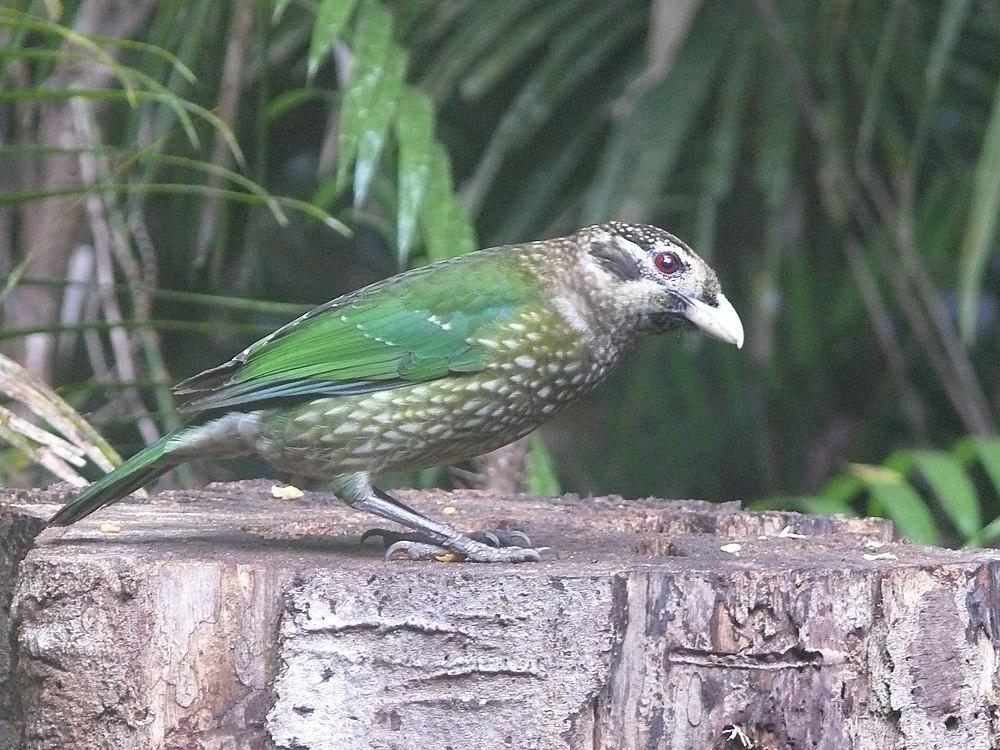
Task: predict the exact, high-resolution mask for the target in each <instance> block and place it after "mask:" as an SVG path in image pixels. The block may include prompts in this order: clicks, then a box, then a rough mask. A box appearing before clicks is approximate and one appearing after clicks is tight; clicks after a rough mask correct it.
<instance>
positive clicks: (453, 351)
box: [176, 249, 543, 411]
mask: <svg viewBox="0 0 1000 750" xmlns="http://www.w3.org/2000/svg"><path fill="white" fill-rule="evenodd" d="M512 250H513V249H510V250H507V249H504V250H494V251H489V252H483V253H472V254H470V255H466V256H462V257H461V258H457V259H455V260H452V261H448V262H445V263H442V264H436V265H434V266H428V267H425V268H421V269H417V270H416V271H411V272H409V273H406V274H403V275H401V276H396V277H393V278H391V279H388V280H386V281H384V282H381V283H379V284H376V285H374V286H370V287H367V288H365V289H362V290H361V291H360V292H357V293H355V294H352V295H349V296H346V297H341V298H340V299H336V300H334V301H333V302H329V303H327V304H326V305H323V306H321V307H318V308H316V309H315V310H312V311H310V312H308V313H306V314H305V315H304V316H302V317H301V318H299V319H298V320H296V321H293V322H292V323H290V324H288V325H287V326H285V327H284V328H281V329H279V330H278V331H276V332H275V333H274V334H272V335H271V336H269V337H267V338H265V339H262V340H261V341H258V342H257V343H256V344H253V345H251V346H250V347H249V348H247V349H246V350H245V351H243V352H242V353H241V354H239V355H238V356H237V357H235V358H233V359H232V360H230V361H229V362H227V363H226V364H224V365H222V366H220V367H216V368H214V369H212V370H207V371H206V372H203V373H201V374H200V375H196V376H195V377H193V378H191V379H189V380H186V381H184V382H183V383H181V384H180V385H178V386H177V389H176V390H177V392H178V393H182V394H192V395H193V396H194V398H193V399H192V400H190V401H189V402H188V403H186V404H185V405H184V407H183V408H184V409H185V410H187V411H202V410H206V409H217V408H223V407H231V406H237V405H247V404H251V405H258V406H261V405H264V404H265V403H267V404H273V403H276V402H287V401H291V400H300V399H303V398H318V397H322V396H336V395H349V394H355V393H365V392H370V391H376V390H385V389H388V388H395V387H399V386H401V385H407V384H411V383H417V382H422V381H427V380H435V379H437V378H441V377H446V376H449V375H453V374H456V373H468V372H475V371H477V370H481V369H482V368H483V367H484V366H485V365H486V364H487V362H488V360H489V357H490V350H489V349H487V348H486V347H484V346H481V345H480V344H478V343H476V339H478V338H480V337H488V336H489V331H490V330H491V329H493V328H495V327H496V326H497V325H498V324H500V323H502V322H503V321H504V320H505V319H509V318H510V317H512V316H515V315H517V314H519V313H520V312H522V311H523V310H524V308H525V307H527V306H530V305H532V304H540V303H541V300H542V299H543V295H541V294H540V293H539V288H538V283H537V281H535V280H534V279H533V278H532V277H530V276H529V275H527V274H526V273H525V272H524V271H522V270H521V265H520V264H519V263H518V262H517V258H516V257H515V256H513V255H512Z"/></svg>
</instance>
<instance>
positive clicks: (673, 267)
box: [653, 253, 681, 276]
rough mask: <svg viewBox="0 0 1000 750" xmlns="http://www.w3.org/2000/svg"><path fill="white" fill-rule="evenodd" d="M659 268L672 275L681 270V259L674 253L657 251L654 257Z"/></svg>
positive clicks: (662, 271) (663, 272)
mask: <svg viewBox="0 0 1000 750" xmlns="http://www.w3.org/2000/svg"><path fill="white" fill-rule="evenodd" d="M653 262H654V263H655V264H656V268H657V270H658V271H659V272H660V273H662V274H666V275H667V276H670V275H672V274H675V273H677V272H678V271H680V270H681V259H680V258H678V257H677V256H676V255H674V254H673V253H657V254H656V257H654V258H653Z"/></svg>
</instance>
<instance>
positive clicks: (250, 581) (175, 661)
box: [0, 482, 1000, 750]
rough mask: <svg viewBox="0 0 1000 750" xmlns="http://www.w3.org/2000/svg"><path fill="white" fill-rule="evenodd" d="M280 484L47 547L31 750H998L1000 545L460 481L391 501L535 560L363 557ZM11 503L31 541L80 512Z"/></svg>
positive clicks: (154, 503) (141, 510)
mask: <svg viewBox="0 0 1000 750" xmlns="http://www.w3.org/2000/svg"><path fill="white" fill-rule="evenodd" d="M269 490H270V483H267V482H257V483H241V484H234V485H212V486H209V487H208V488H206V489H205V490H204V491H200V492H170V493H163V494H160V495H158V496H155V497H154V498H153V499H152V500H151V502H149V503H147V504H138V503H136V504H122V505H119V506H115V507H114V508H110V509H107V510H106V511H103V512H102V513H101V514H99V516H98V518H96V519H94V520H88V521H87V522H84V523H83V524H80V525H78V526H76V527H72V528H70V529H69V530H68V531H67V532H65V533H64V534H63V535H62V536H60V535H59V534H58V533H56V532H53V531H45V532H43V533H41V534H40V535H39V536H38V537H37V539H36V540H35V545H36V546H35V547H34V548H33V549H31V550H30V551H28V552H27V554H26V555H24V557H23V560H22V561H21V563H20V566H19V570H18V571H17V572H16V580H15V581H14V593H13V607H12V623H13V630H12V633H13V641H12V643H13V649H12V653H10V654H8V655H7V656H6V657H5V658H6V659H11V658H12V659H13V663H14V667H13V673H12V675H11V677H10V679H9V680H8V681H7V682H4V683H0V687H5V688H6V689H7V691H8V693H9V694H10V693H12V694H16V695H17V696H18V708H19V709H20V711H21V714H20V717H19V718H20V725H21V728H22V729H23V733H24V741H23V747H26V748H49V747H52V748H56V747H58V748H69V749H72V748H91V747H127V748H137V749H140V748H159V747H169V748H181V747H183V748H288V749H291V748H296V749H298V750H305V749H309V750H320V749H326V748H329V749H337V748H351V749H352V750H354V749H364V748H386V749H388V748H397V749H399V750H410V749H411V748H452V749H453V750H463V749H465V748H469V749H478V748H504V747H510V748H519V749H521V748H541V749H545V750H548V749H549V748H560V747H563V748H574V749H575V748H587V749H594V750H611V749H612V748H614V749H616V750H617V749H619V748H622V749H629V750H631V749H633V748H634V749H636V750H638V749H639V748H642V749H643V750H647V749H651V748H699V749H700V748H713V747H727V748H741V747H743V748H746V747H760V748H765V747H766V748H775V749H777V748H781V749H782V750H784V749H785V748H831V749H833V748H836V749H838V750H840V749H842V748H859V749H860V748H898V749H902V748H907V749H911V748H962V749H963V750H975V749H977V748H983V749H986V748H991V747H997V746H998V744H1000V728H998V726H997V716H996V714H997V705H998V703H997V680H998V672H997V659H996V648H997V644H998V639H1000V580H998V576H1000V555H998V553H996V552H993V551H961V552H952V551H947V550H939V549H931V548H924V547H919V546H917V545H913V544H906V543H895V542H891V541H890V538H891V527H890V526H889V524H888V523H887V522H884V521H880V520H871V519H869V520H864V519H829V518H812V517H806V516H800V515H797V514H793V513H753V512H747V511H741V510H739V509H738V508H737V507H736V506H735V505H733V504H722V505H710V504H705V503H697V502H690V501H683V502H680V501H660V500H652V499H650V500H642V501H633V502H625V501H622V500H621V499H620V498H615V497H610V498H592V499H580V498H577V497H574V496H566V497H563V498H557V499H552V500H539V499H532V498H525V497H523V496H522V497H518V496H498V495H490V494H488V493H483V492H475V491H464V492H460V493H452V494H449V493H442V492H426V493H415V492H408V493H400V494H401V497H402V498H403V499H405V500H406V501H407V502H409V503H411V504H413V505H415V506H417V507H419V508H422V509H424V510H425V511H427V512H431V513H434V514H435V515H442V514H443V515H444V516H445V517H448V518H449V519H450V520H452V521H453V522H454V523H455V524H456V525H458V526H461V527H463V528H467V529H474V528H490V527H493V528H496V527H506V528H511V527H513V528H520V529H523V530H525V531H527V532H528V533H530V534H531V535H532V536H533V538H534V539H535V541H536V543H539V544H542V545H551V546H552V547H553V548H554V549H553V550H552V551H551V552H550V553H548V555H547V558H546V560H545V562H543V563H541V564H531V565H521V566H474V565H461V564H446V563H413V562H398V561H392V562H388V561H384V560H383V559H382V558H381V554H380V552H379V551H378V550H376V549H375V548H374V547H362V546H360V544H359V542H358V535H359V533H360V532H361V531H362V530H363V529H364V528H366V526H367V525H368V524H369V522H370V521H369V519H367V518H365V517H363V516H360V515H359V514H355V513H352V512H350V511H349V510H347V509H345V508H344V507H343V506H341V505H339V504H337V503H336V501H335V500H332V499H331V498H330V497H329V496H324V495H320V494H314V493H306V495H305V497H303V498H302V499H300V500H296V501H283V500H276V499H273V498H272V497H271V496H270V491H269ZM6 499H7V501H8V505H7V507H6V510H5V515H4V516H3V517H4V518H6V519H22V520H21V521H19V523H22V524H23V528H25V529H29V530H31V533H34V532H37V528H38V522H37V518H38V517H40V516H43V515H45V514H46V513H48V512H50V511H51V510H52V509H54V507H55V505H54V503H55V502H58V501H60V500H61V499H63V498H62V495H61V494H60V492H59V491H58V490H52V491H48V492H38V493H36V494H35V496H34V498H33V500H35V501H39V502H41V503H42V504H35V503H26V502H25V497H24V495H23V494H22V495H11V496H9V497H7V498H6ZM449 506H450V508H449ZM446 509H447V510H446ZM102 523H105V524H106V523H112V524H115V525H117V526H118V527H120V529H121V531H120V532H119V533H108V532H107V531H104V532H102V531H101V530H100V529H101V526H100V524H102ZM109 528H113V527H107V526H105V529H106V530H107V529H109ZM28 536H30V533H29V534H28ZM731 544H739V545H740V547H739V549H738V550H737V549H736V548H735V547H730V546H729V545H731ZM5 545H6V548H10V547H11V545H10V544H9V543H7V542H5ZM13 546H17V545H16V544H15V545H13ZM21 546H22V547H24V546H25V545H24V544H22V545H21ZM723 547H724V548H725V549H723ZM727 550H728V551H727ZM14 557H17V554H16V553H15V555H14ZM12 574H13V568H12V567H11V566H9V565H6V564H4V565H0V575H4V576H10V575H12ZM10 585H11V584H10V582H9V580H8V581H7V582H3V581H0V595H2V594H3V592H4V591H5V590H7V589H5V588H4V587H5V586H6V587H10ZM3 726H4V728H0V731H6V732H9V731H12V730H10V729H8V728H6V725H3ZM734 727H735V728H734ZM737 728H738V730H739V732H742V733H743V734H744V736H746V737H747V738H748V739H747V740H746V741H745V742H744V741H743V740H740V739H733V740H727V737H729V736H733V737H736V736H737ZM9 746H10V745H9ZM0 747H3V745H2V744H0Z"/></svg>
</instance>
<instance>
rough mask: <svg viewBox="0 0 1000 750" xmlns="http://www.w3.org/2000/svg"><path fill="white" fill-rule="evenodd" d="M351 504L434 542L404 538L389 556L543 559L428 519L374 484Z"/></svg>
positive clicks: (393, 547) (392, 548)
mask: <svg viewBox="0 0 1000 750" xmlns="http://www.w3.org/2000/svg"><path fill="white" fill-rule="evenodd" d="M351 507H352V508H355V509H357V510H363V511H367V512H368V513H373V514H375V515H376V516H379V517H380V518H385V519H386V520H389V521H393V522H394V523H398V524H399V525H401V526H405V527H406V528H408V529H413V530H414V531H417V532H419V533H420V534H422V535H424V537H426V539H427V540H429V541H430V542H432V543H431V544H427V543H423V542H419V541H411V540H406V539H404V540H401V541H398V542H396V543H395V544H393V545H392V546H391V547H389V549H388V551H387V552H386V556H387V557H392V556H394V555H395V554H397V553H399V554H405V555H406V556H407V557H410V558H414V559H430V558H433V557H437V556H439V555H441V554H443V553H444V552H453V553H455V554H457V555H458V556H459V557H461V558H462V559H464V560H468V561H470V562H532V561H536V560H538V559H540V555H539V553H538V550H535V549H530V548H524V547H499V548H497V547H491V546H489V545H487V544H483V543H482V542H478V541H476V540H475V539H472V538H471V537H469V536H467V535H465V534H463V533H461V532H460V531H458V530H456V529H453V528H451V527H450V526H448V525H446V524H443V523H440V522H438V521H434V520H433V519H430V518H427V517H426V516H424V515H422V514H421V513H418V512H417V511H415V510H413V509H412V508H410V507H408V506H406V505H404V504H402V503H400V502H399V501H398V500H396V499H395V498H393V497H392V496H390V495H388V494H386V493H385V492H382V491H381V490H378V489H375V488H374V487H373V488H372V489H371V492H370V493H368V494H367V496H366V497H362V498H360V499H358V500H355V501H354V502H352V503H351Z"/></svg>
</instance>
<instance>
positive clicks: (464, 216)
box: [420, 142, 476, 262]
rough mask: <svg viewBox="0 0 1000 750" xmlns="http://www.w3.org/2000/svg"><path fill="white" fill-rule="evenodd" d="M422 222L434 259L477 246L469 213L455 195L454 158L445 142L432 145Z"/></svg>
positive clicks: (432, 258) (421, 213)
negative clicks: (452, 174)
mask: <svg viewBox="0 0 1000 750" xmlns="http://www.w3.org/2000/svg"><path fill="white" fill-rule="evenodd" d="M420 226H421V229H422V230H423V235H424V242H425V243H426V245H427V256H428V259H429V260H430V261H431V262H434V261H438V260H443V259H445V258H452V257H454V256H456V255H461V254H462V253H466V252H469V251H470V250H473V249H474V248H475V244H476V243H475V237H474V235H473V231H472V221H471V219H470V217H469V213H468V211H467V210H466V209H465V207H464V206H463V205H462V204H461V203H460V202H459V201H458V198H457V197H456V196H455V190H454V187H453V184H452V181H451V160H450V159H449V158H448V153H447V152H446V151H445V150H444V146H442V145H441V144H440V143H436V142H435V143H434V144H432V145H431V153H430V161H429V163H428V170H427V191H426V195H425V197H424V206H423V210H422V211H421V212H420Z"/></svg>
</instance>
